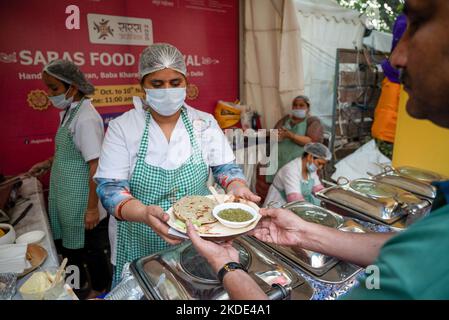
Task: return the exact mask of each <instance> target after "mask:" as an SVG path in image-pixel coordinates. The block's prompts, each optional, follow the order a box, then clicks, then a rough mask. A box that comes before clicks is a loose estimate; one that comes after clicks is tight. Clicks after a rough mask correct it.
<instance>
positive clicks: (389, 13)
mask: <svg viewBox="0 0 449 320" xmlns="http://www.w3.org/2000/svg"><path fill="white" fill-rule="evenodd" d="M337 2H338V3H339V4H340V5H342V6H344V7H347V8H351V9H354V10H356V11H359V12H360V13H365V14H366V15H367V16H368V17H369V18H370V19H372V24H373V26H374V28H375V29H377V30H381V31H386V32H391V30H392V28H393V24H394V20H395V19H396V17H397V16H398V15H399V14H400V13H401V12H402V8H403V6H404V0H337Z"/></svg>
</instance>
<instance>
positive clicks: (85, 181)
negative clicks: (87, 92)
mask: <svg viewBox="0 0 449 320" xmlns="http://www.w3.org/2000/svg"><path fill="white" fill-rule="evenodd" d="M82 103H83V100H81V101H80V103H79V104H78V106H76V108H74V109H72V110H70V111H69V118H68V120H67V121H66V123H65V124H64V125H61V126H60V127H59V129H58V132H57V133H56V137H55V156H54V159H53V164H52V167H51V176H50V192H49V196H48V206H49V214H50V225H51V229H52V233H53V238H54V239H62V245H63V246H64V247H65V248H68V249H80V248H83V247H84V215H85V213H86V209H87V201H88V197H89V165H88V164H87V163H86V161H85V160H84V158H83V156H82V154H81V152H80V151H79V150H78V149H77V147H76V145H75V143H74V142H73V137H72V133H71V132H70V130H69V126H70V123H71V122H72V120H73V118H74V117H75V115H76V113H77V112H78V110H79V109H80V107H81V105H82Z"/></svg>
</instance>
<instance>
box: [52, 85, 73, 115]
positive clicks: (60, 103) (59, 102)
mask: <svg viewBox="0 0 449 320" xmlns="http://www.w3.org/2000/svg"><path fill="white" fill-rule="evenodd" d="M69 90H70V88H69V89H67V91H66V92H65V93H61V94H59V95H57V96H52V97H48V99H50V101H51V103H52V104H53V106H54V107H55V108H58V109H61V110H64V109H66V108H67V107H68V106H70V104H71V103H72V102H73V96H71V97H70V98H68V99H67V98H66V97H65V95H66V94H67V92H69Z"/></svg>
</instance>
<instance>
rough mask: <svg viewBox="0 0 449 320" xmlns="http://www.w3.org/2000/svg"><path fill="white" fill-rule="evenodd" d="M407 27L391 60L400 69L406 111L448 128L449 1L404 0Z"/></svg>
mask: <svg viewBox="0 0 449 320" xmlns="http://www.w3.org/2000/svg"><path fill="white" fill-rule="evenodd" d="M404 11H405V14H406V15H407V19H408V27H407V31H406V32H405V34H404V36H403V37H402V39H401V41H400V42H399V43H398V45H397V47H396V48H395V50H394V51H393V54H392V56H391V58H390V60H391V64H392V65H393V66H395V67H396V68H398V69H402V82H403V84H404V88H405V91H407V93H408V94H409V101H408V103H407V112H408V113H409V114H410V115H411V116H412V117H414V118H417V119H428V120H430V121H432V122H433V123H435V124H436V125H439V126H442V127H446V128H449V37H448V34H447V32H448V30H449V1H447V0H406V4H405V10H404Z"/></svg>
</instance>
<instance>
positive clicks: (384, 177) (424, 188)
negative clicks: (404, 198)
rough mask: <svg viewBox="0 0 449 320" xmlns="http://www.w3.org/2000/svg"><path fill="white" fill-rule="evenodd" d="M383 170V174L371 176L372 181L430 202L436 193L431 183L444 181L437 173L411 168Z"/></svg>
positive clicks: (388, 168)
mask: <svg viewBox="0 0 449 320" xmlns="http://www.w3.org/2000/svg"><path fill="white" fill-rule="evenodd" d="M383 170H384V172H383V173H381V174H378V175H375V176H373V177H372V179H373V180H375V181H379V182H383V183H388V184H390V185H393V186H396V187H398V188H402V189H404V190H407V191H409V192H411V193H414V194H416V195H418V196H419V197H424V198H426V199H429V200H431V201H432V200H433V199H435V197H436V193H437V189H436V187H435V186H433V185H432V184H431V182H433V181H442V180H445V177H443V176H441V175H439V174H437V173H434V172H430V171H425V170H421V169H416V168H412V167H398V168H396V169H395V168H392V167H390V166H387V167H384V168H383Z"/></svg>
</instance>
